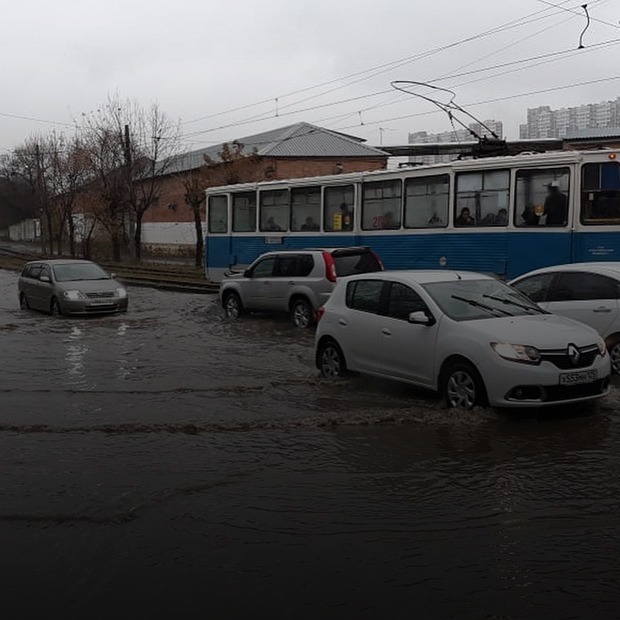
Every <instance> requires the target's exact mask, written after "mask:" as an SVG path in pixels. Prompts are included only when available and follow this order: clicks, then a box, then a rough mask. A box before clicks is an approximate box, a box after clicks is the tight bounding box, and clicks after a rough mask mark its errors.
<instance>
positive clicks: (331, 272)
mask: <svg viewBox="0 0 620 620" xmlns="http://www.w3.org/2000/svg"><path fill="white" fill-rule="evenodd" d="M323 260H324V261H325V277H326V278H327V279H328V280H329V281H330V282H335V281H336V263H335V262H334V257H333V256H332V255H331V254H330V253H329V252H323Z"/></svg>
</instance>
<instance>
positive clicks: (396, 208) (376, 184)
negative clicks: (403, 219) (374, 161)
mask: <svg viewBox="0 0 620 620" xmlns="http://www.w3.org/2000/svg"><path fill="white" fill-rule="evenodd" d="M362 187H363V191H362V228H363V229H364V230H377V229H383V230H385V229H395V228H400V204H401V196H402V185H401V181H400V179H395V180H393V181H373V182H370V183H364V184H363V186H362Z"/></svg>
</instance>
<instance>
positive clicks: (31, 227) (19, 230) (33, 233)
mask: <svg viewBox="0 0 620 620" xmlns="http://www.w3.org/2000/svg"><path fill="white" fill-rule="evenodd" d="M40 236H41V223H40V221H39V220H37V219H28V220H22V221H21V222H17V224H13V225H12V226H9V241H36V240H37V239H39V238H40Z"/></svg>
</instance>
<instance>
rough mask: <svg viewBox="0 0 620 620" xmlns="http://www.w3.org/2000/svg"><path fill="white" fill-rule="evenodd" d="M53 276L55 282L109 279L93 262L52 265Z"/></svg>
mask: <svg viewBox="0 0 620 620" xmlns="http://www.w3.org/2000/svg"><path fill="white" fill-rule="evenodd" d="M54 277H55V278H56V281H57V282H72V281H77V280H109V278H110V276H109V275H108V274H107V273H106V272H105V271H104V270H103V269H101V267H99V265H95V264H94V263H77V264H66V265H54Z"/></svg>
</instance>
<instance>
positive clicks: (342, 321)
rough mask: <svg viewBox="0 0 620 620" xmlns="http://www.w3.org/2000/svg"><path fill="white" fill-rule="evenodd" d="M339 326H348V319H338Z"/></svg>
mask: <svg viewBox="0 0 620 620" xmlns="http://www.w3.org/2000/svg"><path fill="white" fill-rule="evenodd" d="M338 324H339V325H347V320H346V319H338Z"/></svg>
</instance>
